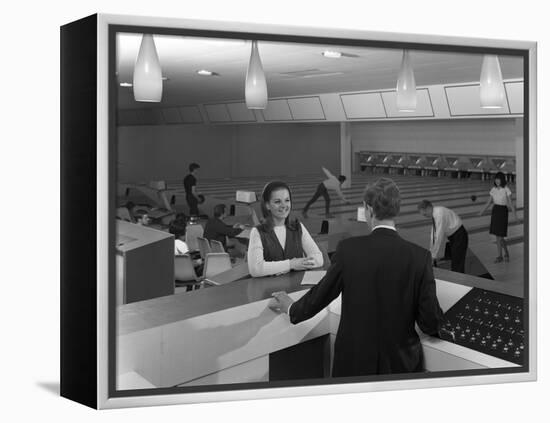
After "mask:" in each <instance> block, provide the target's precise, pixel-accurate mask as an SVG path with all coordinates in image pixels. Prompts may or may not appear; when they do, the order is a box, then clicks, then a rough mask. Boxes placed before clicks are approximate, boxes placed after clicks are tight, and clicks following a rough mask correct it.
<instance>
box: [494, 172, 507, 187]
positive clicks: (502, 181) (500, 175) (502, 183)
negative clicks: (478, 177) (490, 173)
mask: <svg viewBox="0 0 550 423" xmlns="http://www.w3.org/2000/svg"><path fill="white" fill-rule="evenodd" d="M497 179H500V186H501V187H502V188H504V187H505V186H506V176H504V173H502V172H498V173H497V174H496V175H495V181H494V182H493V184H494V185H495V187H496V186H497V183H496V180H497Z"/></svg>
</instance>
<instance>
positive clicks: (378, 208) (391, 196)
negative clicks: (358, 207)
mask: <svg viewBox="0 0 550 423" xmlns="http://www.w3.org/2000/svg"><path fill="white" fill-rule="evenodd" d="M363 199H364V200H365V203H366V204H367V205H369V206H371V207H372V209H373V211H374V217H376V218H377V219H378V220H385V219H392V218H394V217H395V216H397V215H398V214H399V208H400V206H401V196H400V194H399V188H397V185H396V184H395V182H394V181H393V180H392V179H389V178H380V179H378V180H377V181H376V182H375V183H373V184H369V185H367V188H366V189H365V193H364V195H363Z"/></svg>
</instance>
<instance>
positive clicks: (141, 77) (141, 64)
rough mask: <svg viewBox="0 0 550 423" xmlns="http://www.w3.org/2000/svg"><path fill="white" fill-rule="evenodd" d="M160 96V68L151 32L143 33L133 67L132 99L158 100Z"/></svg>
mask: <svg viewBox="0 0 550 423" xmlns="http://www.w3.org/2000/svg"><path fill="white" fill-rule="evenodd" d="M161 98H162V70H161V68H160V61H159V57H158V55H157V49H156V48H155V41H154V40H153V36H152V35H151V34H143V38H142V39H141V46H140V47H139V53H138V57H137V60H136V65H135V67H134V99H135V100H136V101H147V102H160V100H161Z"/></svg>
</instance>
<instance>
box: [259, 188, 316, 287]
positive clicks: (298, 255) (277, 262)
mask: <svg viewBox="0 0 550 423" xmlns="http://www.w3.org/2000/svg"><path fill="white" fill-rule="evenodd" d="M261 201H262V204H261V206H262V214H263V216H264V222H263V223H262V224H260V225H258V226H256V227H255V228H253V229H252V231H251V232H250V243H249V246H248V269H249V272H250V274H251V275H252V276H253V277H259V276H268V275H278V274H282V273H287V272H289V271H291V270H308V269H313V268H316V267H321V266H322V265H323V255H322V253H321V251H320V250H319V247H317V244H315V241H314V240H313V238H312V237H311V235H310V234H309V232H308V231H307V229H306V228H305V226H304V225H302V224H301V223H300V222H299V221H298V220H297V219H294V220H292V221H291V220H290V219H289V215H290V210H291V208H292V197H291V193H290V188H289V187H288V185H287V184H286V183H284V182H281V181H272V182H269V183H268V184H267V185H266V186H265V187H264V189H263V192H262V198H261Z"/></svg>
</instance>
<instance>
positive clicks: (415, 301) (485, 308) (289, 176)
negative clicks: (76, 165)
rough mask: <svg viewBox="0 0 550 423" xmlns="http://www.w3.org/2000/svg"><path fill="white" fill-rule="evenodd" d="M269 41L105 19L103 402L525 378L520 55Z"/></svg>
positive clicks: (525, 135) (525, 145) (525, 180)
mask: <svg viewBox="0 0 550 423" xmlns="http://www.w3.org/2000/svg"><path fill="white" fill-rule="evenodd" d="M152 25H153V24H152ZM153 26H154V25H153ZM191 26H193V24H192V23H191ZM196 26H198V27H200V24H198V25H196ZM207 30H208V31H207ZM245 30H246V28H245ZM273 31H274V29H273V28H271V29H270V30H269V32H268V33H267V34H266V33H263V34H262V33H261V32H260V33H259V32H258V31H257V30H256V31H254V32H252V31H248V32H235V31H214V30H212V29H211V28H206V29H203V30H201V29H200V28H198V29H196V28H191V29H185V28H184V29H179V30H178V28H174V27H164V28H162V27H160V28H156V27H153V28H148V29H147V32H144V31H143V29H142V28H140V27H139V26H126V27H124V26H117V25H113V24H111V25H109V49H110V51H109V57H110V58H111V59H113V58H114V60H111V62H110V66H109V84H110V85H109V89H110V90H111V91H114V93H113V92H111V93H110V97H109V100H110V106H111V108H110V109H109V122H110V132H109V142H108V144H109V146H110V150H109V151H110V160H111V161H113V162H114V164H113V165H111V167H110V172H111V174H110V175H109V179H110V181H111V183H113V182H114V187H112V186H111V187H112V191H113V194H112V197H111V198H110V200H111V201H113V202H114V203H115V204H114V207H111V209H110V210H111V211H113V210H114V213H113V214H114V215H111V216H110V217H109V218H110V219H111V220H115V222H114V232H115V234H114V236H111V238H110V240H111V242H113V243H114V245H111V247H114V248H112V249H111V254H113V255H114V256H115V260H114V271H111V272H110V279H109V295H110V296H111V297H113V296H114V297H115V299H116V303H115V302H113V301H110V302H109V305H110V307H112V308H113V309H112V310H111V314H110V318H111V319H112V320H114V321H112V320H111V321H109V325H110V326H109V361H110V362H114V363H115V365H114V374H110V375H109V393H110V395H112V396H115V397H118V396H124V395H128V394H130V395H140V394H141V395H145V394H147V395H154V394H155V393H158V394H166V393H193V392H197V389H199V392H207V391H208V390H209V389H211V390H215V391H226V392H230V391H231V390H235V389H239V390H241V389H245V390H249V389H250V390H263V391H265V392H266V394H267V395H269V388H270V387H271V386H276V387H295V386H312V385H331V384H336V383H337V384H342V385H346V384H353V383H360V382H369V383H371V386H372V389H376V382H379V381H400V380H407V381H411V380H430V381H431V382H432V383H433V381H434V379H435V378H437V377H453V376H454V377H460V376H467V375H475V376H482V375H494V374H496V373H499V374H503V375H504V374H510V375H521V374H529V371H530V367H529V364H530V363H529V358H530V355H529V352H530V350H529V341H528V340H529V337H528V331H529V304H530V303H529V296H528V292H529V289H528V282H529V266H528V263H529V254H530V249H529V233H528V231H527V228H528V227H529V217H528V212H527V211H528V210H529V195H528V194H529V177H528V172H526V170H528V169H529V151H530V150H529V129H528V128H529V126H528V125H529V114H528V111H529V107H528V103H529V86H530V85H529V84H530V82H531V81H530V79H529V77H530V75H531V73H530V71H529V69H530V68H529V64H530V60H532V57H530V56H529V46H528V45H524V49H521V48H520V44H519V43H516V44H514V43H509V45H508V46H505V45H504V44H505V43H504V44H503V46H504V47H503V48H496V47H495V46H490V45H489V46H487V47H483V45H481V46H479V47H474V46H471V45H470V46H468V45H466V46H464V45H445V44H444V43H441V44H438V43H435V42H434V43H432V44H428V43H419V42H416V43H412V42H409V43H407V42H400V41H395V40H396V39H398V38H399V37H398V36H396V37H393V38H392V37H390V38H391V39H390V40H389V41H388V40H384V39H379V38H377V37H375V39H374V40H372V39H369V38H368V34H366V35H365V37H364V39H361V38H356V39H350V38H349V37H345V36H342V37H340V38H338V37H330V36H328V35H327V34H319V35H322V36H318V37H315V36H298V35H292V34H289V32H285V31H284V30H283V29H281V32H282V34H277V33H273ZM295 32H299V31H295ZM434 41H435V39H434ZM465 44H472V43H471V42H470V43H468V41H465ZM480 44H482V43H480ZM506 47H507V48H506ZM113 49H114V52H113V51H112V50H113ZM113 197H114V198H113ZM110 263H111V264H113V261H112V259H111V262H110Z"/></svg>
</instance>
